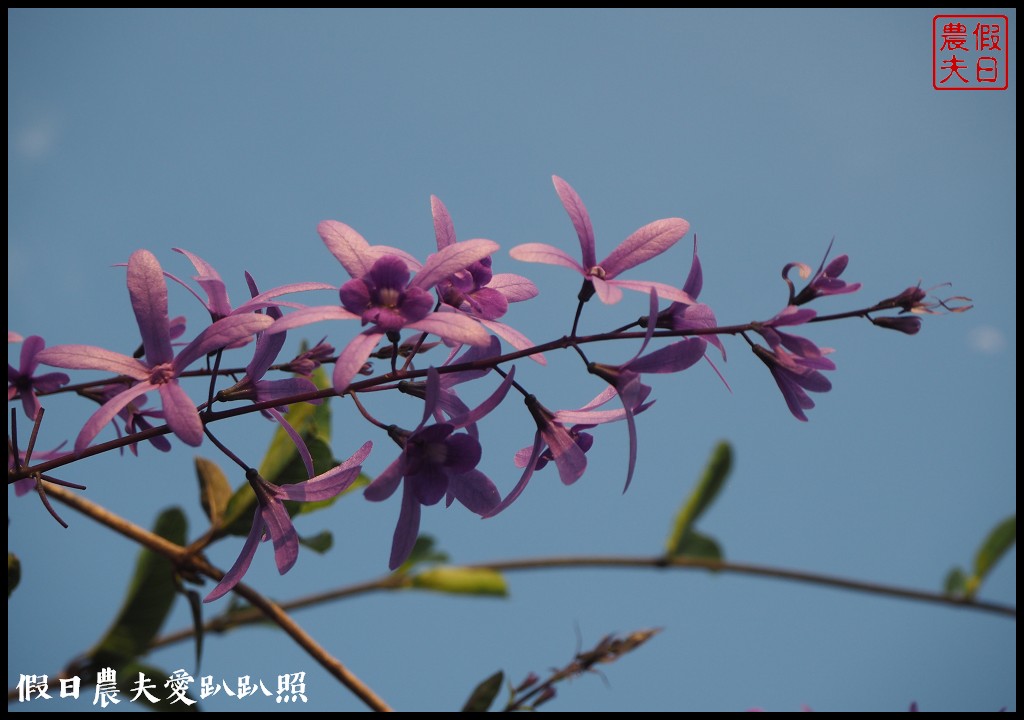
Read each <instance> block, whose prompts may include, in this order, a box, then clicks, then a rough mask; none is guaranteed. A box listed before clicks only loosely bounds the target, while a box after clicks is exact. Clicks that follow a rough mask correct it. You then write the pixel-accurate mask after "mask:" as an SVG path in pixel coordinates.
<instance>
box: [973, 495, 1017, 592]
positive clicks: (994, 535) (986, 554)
mask: <svg viewBox="0 0 1024 720" xmlns="http://www.w3.org/2000/svg"><path fill="white" fill-rule="evenodd" d="M1016 542H1017V516H1016V515H1011V516H1010V517H1008V518H1006V519H1005V520H1003V521H1002V522H1001V523H999V524H998V525H996V526H995V527H994V528H992V530H991V531H990V532H989V534H988V537H986V538H985V541H984V542H983V543H982V544H981V547H980V548H978V553H977V554H976V555H975V556H974V575H973V576H971V578H970V579H969V580H968V581H967V589H966V594H967V596H968V597H974V595H975V593H977V592H978V588H980V587H981V583H982V581H984V579H985V576H986V575H988V573H989V571H990V570H991V569H992V568H993V567H994V566H995V564H996V563H997V562H999V558H1001V557H1002V556H1003V555H1005V554H1006V552H1007V550H1009V549H1010V548H1012V547H1013V546H1014V543H1016Z"/></svg>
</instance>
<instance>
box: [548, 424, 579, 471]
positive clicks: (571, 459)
mask: <svg viewBox="0 0 1024 720" xmlns="http://www.w3.org/2000/svg"><path fill="white" fill-rule="evenodd" d="M540 432H541V436H542V437H543V438H544V442H546V443H547V444H548V448H549V449H550V450H551V455H552V456H553V457H554V459H555V465H556V466H558V477H559V479H560V480H561V481H562V484H564V485H572V484H573V483H574V482H576V481H577V480H579V479H580V477H582V476H583V471H584V470H586V469H587V456H586V455H585V454H584V453H583V450H581V449H580V446H579V445H577V444H576V440H574V439H573V437H572V436H571V435H569V431H568V430H566V429H565V428H564V427H562V426H561V425H559V424H556V423H551V424H549V425H548V426H547V428H544V429H542V430H541V431H540Z"/></svg>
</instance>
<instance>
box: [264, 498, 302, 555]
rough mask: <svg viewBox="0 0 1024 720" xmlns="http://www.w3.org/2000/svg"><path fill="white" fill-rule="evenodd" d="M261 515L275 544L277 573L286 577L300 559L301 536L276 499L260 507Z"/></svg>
mask: <svg viewBox="0 0 1024 720" xmlns="http://www.w3.org/2000/svg"><path fill="white" fill-rule="evenodd" d="M264 482H266V481H264ZM260 515H261V516H262V517H263V522H265V523H266V524H267V532H268V533H270V537H271V539H272V540H273V542H274V561H275V562H276V563H277V571H278V572H279V573H280V574H282V575H284V574H285V573H286V572H288V571H289V570H291V569H292V567H293V566H294V565H295V561H296V560H298V558H299V535H298V533H296V532H295V526H294V525H292V519H291V518H290V517H288V511H287V510H285V507H284V505H282V504H281V503H280V502H279V501H278V500H277V498H276V497H274V498H272V499H271V501H270V502H269V503H268V504H267V505H263V506H261V507H260Z"/></svg>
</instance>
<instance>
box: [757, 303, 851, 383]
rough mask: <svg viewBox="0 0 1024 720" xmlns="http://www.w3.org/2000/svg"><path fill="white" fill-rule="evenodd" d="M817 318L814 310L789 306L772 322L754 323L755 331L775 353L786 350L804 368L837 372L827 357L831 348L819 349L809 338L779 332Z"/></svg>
mask: <svg viewBox="0 0 1024 720" xmlns="http://www.w3.org/2000/svg"><path fill="white" fill-rule="evenodd" d="M816 316H817V313H816V312H814V310H810V309H807V308H804V309H800V308H798V307H796V306H795V305H787V306H786V307H785V308H784V309H783V310H782V311H781V312H779V313H778V314H777V315H776V316H775V317H773V318H772V319H771V320H769V321H767V322H764V323H754V330H755V331H756V332H757V333H758V334H759V335H761V337H763V338H764V339H765V340H766V341H767V342H768V345H769V346H770V347H771V349H772V350H773V351H777V350H779V349H780V348H785V349H786V350H788V351H789V352H790V353H792V354H793V356H794V357H795V358H796V359H797V361H798V362H799V364H800V365H802V366H804V367H809V368H812V369H815V370H835V369H836V366H835V363H833V362H832V361H831V360H829V359H828V358H826V357H825V355H826V354H828V353H830V352H832V350H831V349H830V348H819V347H818V346H817V345H815V344H814V343H813V342H811V341H810V340H808V339H807V338H803V337H800V336H798V335H792V334H790V333H787V332H783V331H781V330H779V328H780V327H787V326H791V325H803V324H804V323H806V322H808V321H810V320H813V319H814V318H815V317H816Z"/></svg>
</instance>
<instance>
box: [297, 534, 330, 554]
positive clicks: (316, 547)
mask: <svg viewBox="0 0 1024 720" xmlns="http://www.w3.org/2000/svg"><path fill="white" fill-rule="evenodd" d="M299 543H301V544H302V545H303V546H305V547H308V548H309V549H310V550H312V551H313V552H318V553H325V552H327V551H328V550H330V549H331V546H332V545H334V536H333V535H331V531H330V530H324V531H323V532H321V533H319V534H317V535H312V536H310V537H300V538H299Z"/></svg>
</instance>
